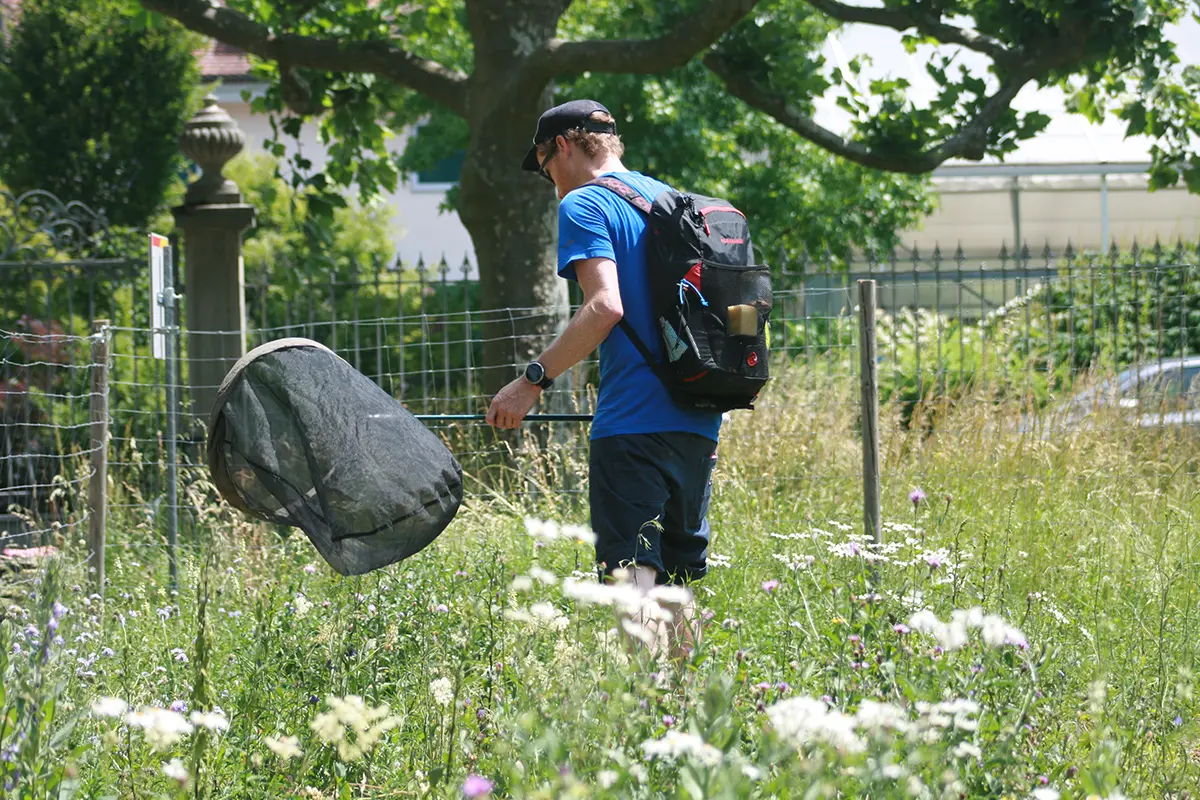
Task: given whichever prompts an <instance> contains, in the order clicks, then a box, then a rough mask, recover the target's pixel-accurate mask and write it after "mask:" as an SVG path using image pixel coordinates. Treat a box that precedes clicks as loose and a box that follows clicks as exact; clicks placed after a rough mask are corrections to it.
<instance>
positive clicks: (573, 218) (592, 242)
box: [558, 187, 616, 281]
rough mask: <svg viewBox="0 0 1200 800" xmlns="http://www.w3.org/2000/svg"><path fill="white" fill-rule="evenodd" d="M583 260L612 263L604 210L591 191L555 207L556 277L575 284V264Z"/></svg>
mask: <svg viewBox="0 0 1200 800" xmlns="http://www.w3.org/2000/svg"><path fill="white" fill-rule="evenodd" d="M589 188H590V187H589ZM600 191H606V190H603V189H601V190H600ZM585 258H610V259H612V260H614V261H615V260H616V252H615V251H614V249H613V241H612V234H611V233H609V229H608V222H607V220H606V219H605V215H604V206H603V204H602V203H601V201H600V198H598V197H597V196H596V193H595V190H591V191H589V190H586V189H585V190H583V191H574V192H571V193H570V194H568V195H567V196H566V197H564V198H563V200H562V202H561V203H559V204H558V274H559V275H561V276H562V277H564V278H566V279H567V280H570V281H574V280H578V277H577V276H576V275H575V262H576V261H580V260H582V259H585Z"/></svg>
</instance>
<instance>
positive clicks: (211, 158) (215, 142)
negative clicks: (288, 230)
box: [179, 92, 246, 206]
mask: <svg viewBox="0 0 1200 800" xmlns="http://www.w3.org/2000/svg"><path fill="white" fill-rule="evenodd" d="M245 146H246V134H245V133H244V132H243V131H242V129H241V128H239V127H238V125H237V122H236V121H234V119H233V117H231V116H229V113H228V112H227V111H225V109H223V108H221V107H220V106H219V105H217V97H216V95H214V94H212V93H211V92H210V93H209V94H208V96H207V97H205V98H204V108H202V109H200V110H199V111H198V112H196V115H195V116H194V117H192V118H191V119H190V120H188V122H187V125H185V126H184V131H183V136H182V137H180V143H179V149H180V150H182V151H183V154H184V155H185V156H187V157H188V158H190V159H191V160H192V161H195V162H196V163H197V164H198V165H200V168H201V169H202V170H203V173H202V174H201V175H200V178H199V180H197V181H196V182H195V183H193V184H192V185H191V186H189V187H188V192H187V198H186V199H185V200H184V204H185V205H189V206H192V205H211V204H215V203H240V202H241V201H242V193H241V192H240V191H238V187H237V184H236V183H234V182H233V181H231V180H229V179H228V178H226V177H225V176H224V175H223V174H222V170H224V169H225V165H226V164H227V163H229V161H230V160H231V159H232V158H233V157H234V156H236V155H237V154H238V153H240V152H242V148H244V147H245Z"/></svg>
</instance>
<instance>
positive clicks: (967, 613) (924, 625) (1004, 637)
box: [908, 607, 1029, 650]
mask: <svg viewBox="0 0 1200 800" xmlns="http://www.w3.org/2000/svg"><path fill="white" fill-rule="evenodd" d="M908 625H909V627H910V628H912V629H913V630H915V631H921V632H922V633H928V634H932V635H933V637H934V638H935V639H937V641H938V644H939V645H941V646H942V647H943V648H945V649H946V650H958V649H959V648H961V647H964V646H965V645H966V644H967V640H968V635H969V632H970V631H972V630H975V629H978V630H979V631H980V637H981V638H982V639H983V643H984V644H986V645H987V646H988V647H1002V646H1004V645H1011V646H1014V647H1019V648H1021V649H1022V650H1024V649H1025V648H1027V647H1029V642H1028V640H1027V639H1026V638H1025V634H1023V633H1021V631H1020V630H1019V629H1018V628H1015V627H1013V626H1012V625H1009V624H1008V622H1007V621H1006V620H1005V619H1004V617H1001V616H999V615H997V614H984V613H983V609H981V608H979V607H975V608H971V609H967V610H963V609H955V610H954V611H953V612H951V614H950V620H949V621H948V622H942V621H941V620H940V619H938V617H937V615H936V614H934V613H933V612H932V611H929V610H928V609H926V610H922V611H918V612H917V613H916V614H913V615H912V618H911V619H910V620H909V621H908Z"/></svg>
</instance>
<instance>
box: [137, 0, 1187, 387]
mask: <svg viewBox="0 0 1200 800" xmlns="http://www.w3.org/2000/svg"><path fill="white" fill-rule="evenodd" d="M141 2H142V5H143V6H144V7H146V8H147V9H150V10H153V11H157V12H160V13H163V14H166V15H167V16H170V17H173V18H175V19H177V20H180V21H181V22H183V23H184V24H185V25H187V26H188V27H190V28H192V29H193V30H196V31H199V32H201V33H204V34H206V35H208V36H212V37H215V38H217V39H220V40H222V41H225V42H227V43H229V44H231V45H233V46H235V47H239V48H242V49H244V50H246V51H248V52H250V53H251V54H253V55H255V56H257V57H258V58H259V59H261V66H260V67H259V70H260V73H261V74H262V75H263V76H264V77H266V78H268V79H269V81H270V84H271V88H270V90H269V91H268V92H267V95H266V97H265V98H262V99H261V101H260V102H259V104H258V108H259V109H260V110H263V111H268V112H272V113H274V114H277V115H281V116H282V117H283V127H282V130H283V131H284V132H285V133H292V134H295V133H297V132H298V131H299V127H300V124H301V120H302V119H304V118H308V117H319V119H320V126H321V131H322V136H323V137H324V138H325V140H326V143H327V145H328V146H329V148H330V156H331V162H330V165H329V167H328V168H327V169H326V170H325V171H324V173H322V174H321V175H318V176H315V177H314V178H313V185H315V186H317V187H318V188H321V189H323V190H329V189H331V188H333V187H335V186H337V185H349V184H352V183H357V184H358V185H359V187H360V188H361V189H362V190H363V191H364V192H365V193H367V194H370V193H373V192H375V191H377V190H378V189H381V188H382V189H391V188H392V187H394V186H395V185H396V182H397V180H398V179H399V176H400V174H401V173H402V172H404V171H409V170H412V169H414V168H419V167H420V166H422V165H428V164H431V163H434V162H436V160H437V159H438V158H439V157H441V156H444V155H446V154H447V153H448V152H449V151H450V150H451V148H462V149H463V150H465V156H464V161H463V171H462V179H461V181H460V184H459V187H458V191H457V193H456V194H455V195H454V196H452V197H451V198H450V202H451V203H452V204H453V205H454V206H455V207H456V208H457V209H458V211H459V214H460V217H461V219H462V221H463V224H464V225H465V226H466V228H467V230H468V231H469V232H470V234H471V237H472V241H473V244H474V245H475V250H476V255H477V257H478V261H479V267H480V276H481V284H482V292H483V303H484V306H485V307H487V308H497V307H505V306H509V307H513V306H520V307H529V306H538V307H542V306H546V305H557V306H558V307H559V308H560V309H562V310H564V311H565V308H566V302H565V294H564V293H563V291H562V288H561V286H560V285H559V284H560V283H561V282H560V281H557V280H556V279H555V270H554V265H555V236H554V230H555V226H554V219H555V208H556V204H555V202H554V197H553V194H552V193H550V192H549V191H548V190H547V187H546V186H545V184H544V183H542V182H541V181H540V179H539V178H537V177H536V176H531V175H530V174H528V173H522V172H521V171H520V169H519V166H518V165H519V163H520V158H521V155H522V154H523V152H524V151H525V150H526V149H527V148H528V146H529V138H530V132H531V130H532V128H533V124H534V120H535V119H536V117H537V115H538V113H539V112H540V111H541V110H543V109H545V108H546V107H548V106H549V105H550V104H551V103H553V102H554V101H555V100H560V99H562V98H564V97H566V96H571V95H577V94H584V93H586V94H591V95H595V96H597V97H599V99H601V100H603V101H605V103H606V104H607V105H609V107H610V108H612V109H613V111H614V112H615V114H616V116H617V117H618V122H619V124H620V126H621V130H622V131H623V132H624V133H625V135H626V137H627V140H628V145H629V149H628V153H629V158H628V159H627V160H626V163H627V164H628V165H629V166H631V167H633V168H640V169H643V170H644V171H646V172H649V173H651V174H655V175H657V176H659V177H663V178H666V179H668V180H672V181H675V182H677V183H679V184H682V187H681V188H688V189H693V190H699V191H705V192H708V193H713V194H725V195H726V196H729V197H730V199H731V200H734V201H735V202H739V203H741V204H742V205H743V206H745V207H747V210H748V211H752V212H753V214H754V217H755V219H760V218H761V223H760V224H759V225H758V229H759V230H760V231H762V233H760V234H759V235H758V236H757V239H758V242H759V244H760V245H767V246H768V251H769V252H770V250H771V249H772V247H773V245H784V246H796V245H799V244H807V245H809V246H813V245H814V244H816V245H818V246H819V245H820V244H821V243H825V244H829V245H830V246H831V247H837V248H840V249H841V251H842V252H843V253H844V252H846V251H847V250H849V249H850V248H851V247H854V246H858V247H862V246H869V245H880V244H886V243H887V241H886V240H887V239H888V238H889V237H892V236H894V234H895V231H896V229H897V228H902V227H905V226H906V224H907V223H910V222H911V221H912V220H913V219H914V218H915V217H917V216H919V215H920V213H922V212H923V211H925V210H926V209H927V208H928V203H929V198H928V196H927V195H926V193H925V188H924V187H923V185H922V184H921V182H920V181H913V180H911V179H908V178H905V177H903V176H905V175H925V174H927V173H929V172H930V171H932V170H933V169H934V168H936V167H937V166H938V165H940V164H942V163H944V162H945V161H947V160H949V159H976V160H977V159H981V158H983V157H984V156H986V155H989V154H990V155H996V156H1004V155H1005V154H1007V153H1010V152H1012V150H1013V149H1014V148H1015V147H1016V145H1017V143H1018V142H1020V141H1021V140H1023V139H1027V138H1030V137H1033V136H1036V135H1037V134H1038V133H1040V132H1041V131H1042V130H1043V129H1044V128H1045V126H1046V125H1047V124H1048V122H1049V120H1048V119H1047V118H1046V116H1045V115H1042V114H1039V113H1027V112H1021V111H1018V110H1016V109H1015V108H1014V107H1013V101H1014V99H1015V98H1016V96H1017V94H1018V93H1019V92H1020V91H1021V90H1022V89H1024V88H1025V87H1027V86H1039V87H1053V86H1060V87H1063V88H1065V89H1066V90H1067V91H1068V93H1069V95H1070V98H1071V105H1070V109H1071V110H1072V111H1074V112H1076V113H1080V114H1084V115H1085V116H1087V117H1089V118H1091V119H1100V118H1102V117H1105V116H1107V115H1111V114H1117V115H1119V116H1121V117H1122V118H1124V119H1126V120H1127V121H1128V126H1129V131H1130V132H1131V133H1142V132H1147V133H1151V134H1152V135H1153V136H1154V137H1155V140H1156V143H1157V144H1156V147H1155V150H1154V166H1153V169H1152V172H1151V178H1152V185H1153V186H1155V187H1161V186H1168V185H1171V184H1173V183H1177V182H1178V181H1179V180H1181V179H1182V180H1184V181H1186V182H1187V184H1188V185H1189V186H1190V187H1192V188H1195V189H1200V159H1198V158H1197V155H1196V152H1195V131H1196V129H1197V128H1198V127H1200V104H1198V103H1197V100H1196V99H1195V97H1196V93H1195V91H1194V90H1195V89H1196V88H1200V87H1198V86H1197V80H1198V74H1200V73H1198V71H1197V69H1196V68H1195V67H1186V68H1185V67H1184V65H1182V64H1180V63H1179V59H1178V57H1177V55H1176V53H1175V48H1174V46H1173V44H1172V43H1171V41H1170V39H1169V37H1168V29H1169V27H1170V26H1171V25H1172V24H1174V23H1176V22H1178V21H1180V20H1182V19H1183V17H1184V15H1185V14H1187V13H1194V12H1189V9H1191V6H1190V5H1189V3H1188V1H1187V0H1136V2H1128V0H937V2H929V0H885V2H884V3H883V4H882V5H871V6H867V5H857V4H852V3H847V2H840V0H674V1H673V2H665V3H664V2H657V0H654V1H653V2H652V0H630V1H629V2H621V3H618V2H615V0H589V2H586V3H584V2H572V0H426V1H425V2H422V3H419V4H418V3H409V2H401V0H299V1H298V2H297V1H296V0H227V1H226V2H224V3H220V4H218V3H215V2H214V0H141ZM846 23H861V24H866V25H874V26H878V27H881V28H885V29H890V30H891V31H894V34H895V36H896V37H897V38H898V39H901V40H902V41H903V42H904V43H905V45H906V46H907V47H909V48H911V49H912V50H913V51H918V50H919V52H920V55H921V57H922V58H923V59H924V60H925V61H926V63H927V70H928V74H929V76H930V79H931V80H932V82H933V84H934V86H935V87H936V89H937V91H936V93H935V96H934V97H933V98H932V99H931V100H929V101H928V102H922V103H917V102H915V101H914V100H913V98H912V97H911V96H910V92H909V89H910V88H911V87H910V86H909V85H908V84H907V82H906V81H905V80H902V79H899V78H891V77H888V76H887V75H886V74H883V75H879V74H877V73H870V72H869V71H868V70H867V69H866V66H867V62H868V61H869V58H870V55H871V54H858V55H857V56H856V57H855V58H852V59H850V60H849V62H848V63H847V64H844V65H842V66H838V67H835V66H834V65H832V64H828V63H826V62H825V60H824V58H823V56H822V55H821V53H822V51H823V46H822V45H823V42H824V41H825V38H826V37H827V35H828V34H829V33H830V32H831V31H834V30H836V29H837V28H838V26H840V25H843V24H846ZM967 62H970V63H971V66H967ZM869 75H873V76H874V77H868V76H869ZM819 100H825V101H831V100H832V101H836V102H837V104H838V105H839V106H840V107H841V108H842V110H843V111H844V112H845V113H846V115H847V117H848V123H847V126H846V128H845V129H844V130H840V131H834V130H830V129H828V128H826V127H823V126H822V125H821V124H820V123H818V121H817V119H816V115H815V111H814V110H815V108H816V106H817V102H818V101H819ZM288 115H293V116H290V117H289V116H288ZM417 123H425V124H426V126H427V127H426V133H425V134H424V135H419V136H417V137H415V138H414V139H413V140H412V143H411V145H410V146H409V147H408V148H407V149H406V152H404V153H403V154H401V155H398V156H397V155H396V154H394V153H393V152H392V149H393V148H394V144H393V143H392V141H391V137H392V136H393V133H394V132H395V131H399V130H403V129H406V128H408V127H410V126H413V125H415V124H417ZM847 162H849V163H847ZM300 166H301V167H304V166H305V165H304V164H301V165H300ZM879 170H882V171H885V172H888V173H894V174H891V175H881V174H879V173H878V172H877V171H879ZM331 205H332V204H331ZM531 265H536V268H532V269H531ZM554 327H555V323H547V325H546V326H545V330H541V331H537V332H536V333H537V334H538V335H539V336H540V335H544V334H546V333H548V332H550V331H552V330H553V329H554ZM494 333H495V336H500V334H499V333H498V332H494ZM489 338H491V337H489ZM537 341H538V337H537V336H531V338H529V339H528V346H527V347H526V346H525V345H522V346H520V347H518V350H522V349H524V350H528V351H529V352H533V351H534V350H535V349H536V347H537V344H536V342H537ZM506 347H507V346H506V345H505V346H502V345H501V344H497V345H495V352H494V353H491V354H489V355H487V356H486V359H487V361H488V363H503V361H502V360H503V359H510V358H511V357H512V349H511V348H507V349H506Z"/></svg>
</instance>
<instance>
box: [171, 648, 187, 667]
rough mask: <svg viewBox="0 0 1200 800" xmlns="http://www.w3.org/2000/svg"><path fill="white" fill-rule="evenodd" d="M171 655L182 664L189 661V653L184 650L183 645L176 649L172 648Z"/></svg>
mask: <svg viewBox="0 0 1200 800" xmlns="http://www.w3.org/2000/svg"><path fill="white" fill-rule="evenodd" d="M171 656H172V657H173V658H174V659H175V660H176V661H178V662H179V663H180V664H186V663H188V657H187V653H185V652H184V650H183V648H182V647H176V648H175V649H174V650H172V651H171Z"/></svg>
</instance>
